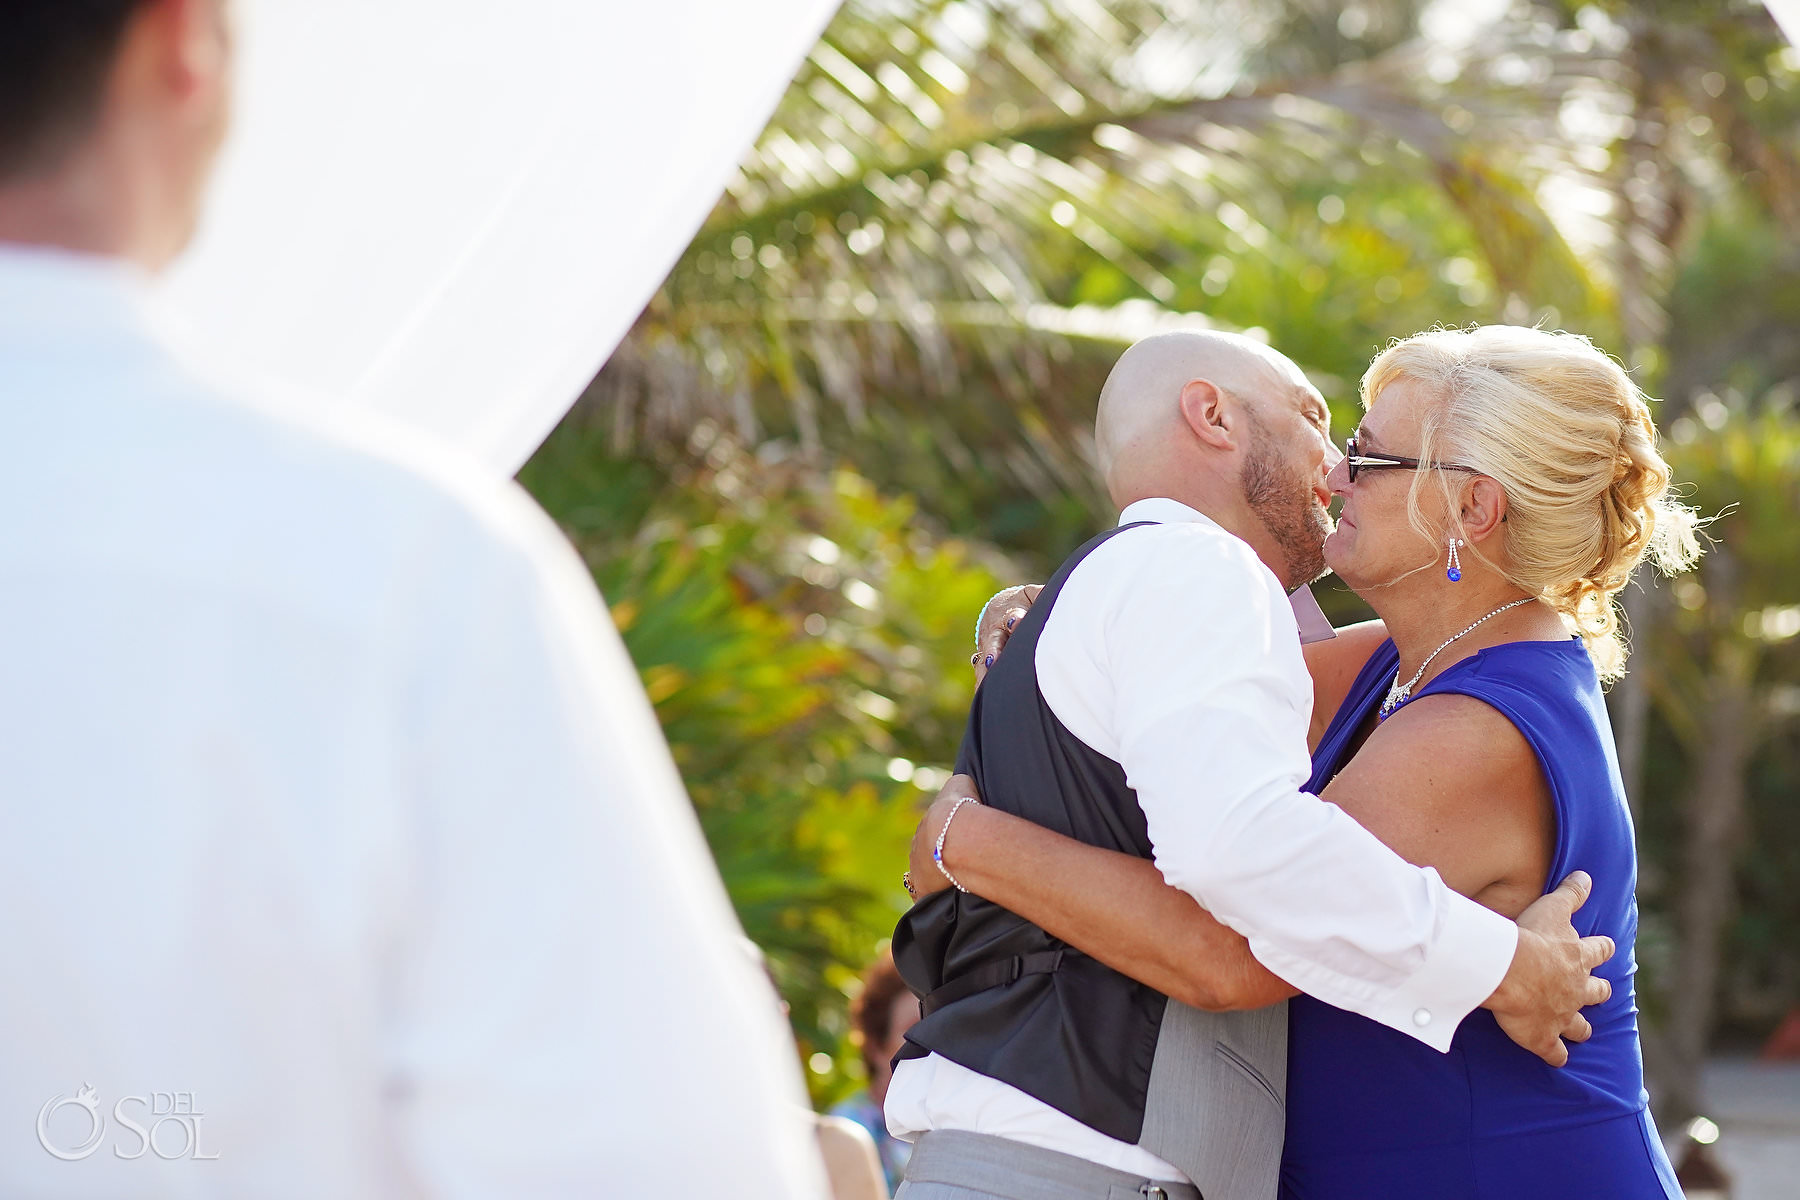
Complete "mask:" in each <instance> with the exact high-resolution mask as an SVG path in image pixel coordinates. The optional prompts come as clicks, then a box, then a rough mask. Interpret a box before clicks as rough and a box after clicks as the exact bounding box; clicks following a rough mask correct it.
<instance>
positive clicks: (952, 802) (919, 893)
mask: <svg viewBox="0 0 1800 1200" xmlns="http://www.w3.org/2000/svg"><path fill="white" fill-rule="evenodd" d="M964 799H968V800H980V799H981V796H980V794H979V793H978V792H976V790H975V781H974V780H973V779H971V778H969V777H968V776H967V775H952V776H951V777H950V781H949V782H948V783H946V784H945V785H944V786H943V787H942V788H941V789H939V791H938V794H937V798H936V799H935V800H933V801H932V802H931V807H930V808H928V809H926V810H925V815H924V816H923V817H921V818H920V819H919V827H918V828H917V829H915V830H914V831H913V839H912V855H911V857H910V859H909V861H908V862H907V872H906V877H907V878H908V879H910V880H912V887H911V888H910V889H908V890H909V891H910V892H911V893H912V898H913V900H914V901H919V900H923V899H924V898H925V897H927V896H929V895H932V894H933V893H936V892H941V891H943V890H944V889H945V888H947V887H949V886H950V881H949V880H948V879H946V878H945V877H944V873H943V872H942V871H940V870H938V865H937V862H936V860H934V859H933V858H932V856H931V852H932V851H933V850H934V849H936V848H937V840H938V834H939V833H940V832H942V831H943V828H944V822H945V821H948V820H949V819H950V813H951V811H952V810H953V809H955V807H956V804H957V802H958V801H959V800H964ZM968 815H969V813H968V809H967V807H966V806H965V808H964V810H963V813H962V817H966V816H968ZM962 817H958V818H957V819H958V820H961V819H962ZM952 836H954V833H953V834H952ZM949 842H950V839H948V838H946V839H945V856H946V858H947V857H948V855H949ZM955 869H956V868H955V867H951V870H952V871H955Z"/></svg>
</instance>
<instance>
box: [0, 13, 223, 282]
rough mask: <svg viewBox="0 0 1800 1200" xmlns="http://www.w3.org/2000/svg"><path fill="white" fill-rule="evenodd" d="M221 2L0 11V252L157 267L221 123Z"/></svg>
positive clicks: (202, 179) (176, 242) (180, 237)
mask: <svg viewBox="0 0 1800 1200" xmlns="http://www.w3.org/2000/svg"><path fill="white" fill-rule="evenodd" d="M229 9H230V4H229V0H8V2H7V3H6V4H5V5H0V241H4V242H14V243H23V244H28V245H42V246H51V247H58V248H61V249H66V250H75V251H80V252H84V253H90V254H102V255H108V256H112V257H117V258H124V259H128V260H130V261H132V262H134V263H136V264H137V265H138V266H140V267H143V268H144V269H146V270H150V271H156V270H160V269H161V268H162V267H163V266H165V265H166V264H167V263H168V262H169V260H171V259H173V258H174V257H175V256H176V255H177V254H179V253H180V252H181V250H182V249H183V248H184V247H185V246H186V245H187V243H188V242H189V240H190V239H191V238H192V237H193V234H194V229H195V227H196V226H197V225H198V223H199V219H200V210H201V202H202V198H203V196H204V194H205V190H206V182H207V178H208V176H209V175H210V174H211V171H212V166H213V162H214V159H215V158H216V157H217V153H218V149H219V145H220V143H221V142H222V141H223V139H224V136H225V131H226V128H227V126H228V124H229V122H230V114H231V64H232V41H231V29H230V21H229V18H230V12H229Z"/></svg>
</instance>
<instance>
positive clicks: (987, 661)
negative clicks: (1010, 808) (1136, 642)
mask: <svg viewBox="0 0 1800 1200" xmlns="http://www.w3.org/2000/svg"><path fill="white" fill-rule="evenodd" d="M1043 590H1044V585H1043V584H1041V583H1023V584H1020V585H1019V586H1017V587H1009V588H1007V589H1006V590H1005V591H1004V592H1001V593H1000V594H999V595H998V596H995V597H994V598H993V599H992V600H989V601H988V602H987V607H986V608H984V609H982V610H981V619H980V620H979V621H977V622H976V628H975V653H973V654H971V655H970V656H969V665H970V666H972V667H974V668H975V686H976V687H980V686H981V681H982V680H983V679H986V678H987V673H988V668H989V667H991V666H993V665H994V660H995V659H997V658H999V657H1000V651H1002V650H1004V649H1005V648H1006V643H1007V639H1009V638H1011V637H1012V634H1013V630H1014V629H1016V628H1018V625H1019V622H1020V621H1021V620H1023V619H1024V617H1025V614H1026V613H1027V612H1029V611H1030V610H1031V606H1032V605H1033V604H1034V603H1036V602H1037V598H1038V593H1039V592H1041V591H1043ZM934 836H935V835H934ZM914 878H915V879H916V878H917V876H915V877H914Z"/></svg>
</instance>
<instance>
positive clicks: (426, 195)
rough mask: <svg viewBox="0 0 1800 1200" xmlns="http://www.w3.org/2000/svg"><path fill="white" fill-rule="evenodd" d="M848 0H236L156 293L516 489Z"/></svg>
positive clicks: (263, 366)
mask: <svg viewBox="0 0 1800 1200" xmlns="http://www.w3.org/2000/svg"><path fill="white" fill-rule="evenodd" d="M836 5H837V0H755V2H754V3H745V2H744V0H653V2H651V3H642V2H639V3H625V2H623V0H513V2H511V3H507V4H495V3H492V0H240V4H239V6H238V13H239V19H240V22H241V26H242V28H241V31H240V36H241V56H240V72H241V74H240V83H239V92H240V95H239V106H238V120H237V124H236V128H235V131H234V133H233V136H232V140H231V142H230V144H229V145H228V146H227V147H226V150H225V154H224V157H223V159H222V162H221V166H220V174H219V178H218V180H217V186H216V188H215V190H214V192H213V194H212V204H211V208H210V211H209V213H208V217H207V220H206V223H205V226H204V230H203V233H202V235H201V237H200V239H199V241H198V242H197V243H196V244H195V247H194V249H193V251H192V252H191V253H190V254H189V255H188V256H187V258H186V259H185V260H184V261H183V262H182V263H180V264H179V265H178V266H177V268H176V269H175V270H174V271H173V272H171V273H170V276H169V280H168V284H167V287H166V294H165V299H166V300H167V301H168V302H169V303H170V305H171V306H172V307H173V308H174V309H175V310H176V311H177V313H178V315H179V316H181V317H183V318H184V319H185V320H186V321H187V322H188V323H189V324H190V325H191V326H192V327H193V328H194V330H195V332H196V333H197V334H199V335H200V336H202V337H203V338H205V339H206V340H207V341H208V342H211V343H214V344H215V346H216V347H218V348H221V349H223V350H224V351H225V352H227V353H229V354H232V355H234V356H235V357H236V358H237V359H238V360H239V362H240V363H241V365H243V366H246V367H249V368H251V369H255V370H259V371H261V372H263V373H265V374H269V375H273V376H276V377H279V378H282V379H285V380H287V381H290V382H292V383H295V384H298V385H301V386H303V387H305V388H307V389H308V390H309V391H311V392H313V393H315V394H316V395H317V396H318V397H320V400H321V402H325V403H341V404H355V405H363V406H367V407H369V408H373V409H378V410H381V411H383V412H385V413H388V414H390V415H392V416H395V417H398V418H400V419H402V420H404V421H406V422H408V423H410V424H413V425H416V426H418V427H421V428H423V429H426V430H429V431H430V432H432V433H434V434H436V435H438V436H440V437H445V438H448V439H450V440H452V441H454V442H456V443H458V444H459V445H461V446H463V447H464V448H466V449H468V450H470V451H472V452H473V453H475V454H476V455H478V456H479V457H480V458H481V459H483V460H484V461H486V462H488V463H491V464H492V465H493V466H494V468H495V469H496V470H498V471H502V472H505V473H508V474H510V473H511V472H513V471H515V470H516V469H517V468H518V467H519V465H520V464H521V463H523V462H524V460H525V459H526V458H527V457H529V456H530V454H531V452H532V450H533V449H535V448H536V447H537V445H538V443H539V442H540V441H541V440H542V439H543V437H544V435H545V434H547V433H548V432H549V431H550V429H551V428H552V427H553V426H554V425H555V424H556V422H557V421H558V420H559V419H560V418H561V417H562V415H563V414H564V413H565V412H567V411H568V409H569V406H570V405H571V404H573V403H574V401H575V399H576V397H577V396H578V395H579V394H580V392H581V389H582V387H583V386H584V385H585V384H586V383H587V381H588V380H589V379H590V378H591V377H592V376H593V374H594V372H595V371H596V370H598V369H599V367H600V364H601V363H602V362H604V361H605V359H606V357H607V355H609V354H610V353H611V352H612V350H613V348H614V347H615V346H616V345H617V344H618V341H619V339H620V337H622V336H623V335H624V333H625V331H626V330H627V329H628V328H629V327H630V325H631V322H632V320H633V319H634V318H635V317H636V316H637V313H638V312H639V310H640V309H641V308H642V307H643V305H644V303H645V302H646V301H647V300H648V299H649V298H650V296H651V295H652V294H653V293H654V292H655V290H656V287H657V285H658V284H659V283H660V282H661V281H662V278H663V276H664V275H665V274H667V272H668V270H669V268H670V267H671V266H672V265H673V263H674V261H675V259H676V257H677V256H678V255H679V254H680V252H681V250H682V249H683V248H684V247H685V246H686V245H687V243H688V241H689V240H690V239H691V238H692V236H693V234H694V231H695V230H696V229H697V228H698V227H699V225H700V223H701V221H702V220H704V218H705V216H706V214H707V213H708V211H710V209H711V208H712V206H713V204H714V202H715V201H716V200H717V198H718V196H719V193H720V191H721V189H722V188H723V186H724V184H725V182H726V181H727V179H728V178H729V177H730V173H731V170H732V168H733V167H734V166H735V165H736V164H737V162H738V160H739V159H740V158H741V157H742V156H743V154H744V152H745V151H746V150H747V149H748V148H749V146H750V144H751V143H752V141H753V140H754V139H755V137H756V135H757V134H758V133H759V132H760V131H761V129H762V127H763V125H764V123H765V122H766V121H767V120H768V117H769V114H770V112H771V111H772V110H773V109H774V106H775V104H776V102H777V101H778V100H779V99H780V96H781V93H782V91H783V89H784V88H785V87H786V85H787V83H788V81H789V80H790V79H791V78H792V76H793V74H794V72H795V70H796V69H797V68H798V66H799V64H800V62H801V60H802V58H803V56H804V55H805V53H806V51H807V50H808V49H809V48H810V47H811V46H812V44H813V42H814V40H815V39H816V38H817V37H818V35H819V32H820V30H821V29H822V28H823V26H824V24H825V21H826V20H827V18H828V17H829V16H830V14H831V12H832V10H833V9H834V8H835V7H836Z"/></svg>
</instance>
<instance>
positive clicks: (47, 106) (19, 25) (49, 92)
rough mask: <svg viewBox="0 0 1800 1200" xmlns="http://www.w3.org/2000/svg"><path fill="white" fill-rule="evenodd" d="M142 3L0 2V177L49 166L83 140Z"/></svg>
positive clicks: (76, 0)
mask: <svg viewBox="0 0 1800 1200" xmlns="http://www.w3.org/2000/svg"><path fill="white" fill-rule="evenodd" d="M147 3H149V0H4V3H0V182H6V181H11V180H16V179H19V178H23V177H26V176H29V175H31V174H32V173H33V172H35V171H39V170H44V169H48V168H50V167H53V166H55V165H56V163H57V161H58V159H59V158H60V157H61V156H62V154H63V153H64V152H65V151H67V150H68V149H69V148H71V147H72V146H73V145H75V144H76V143H77V142H79V141H80V140H81V137H82V135H83V134H85V133H86V132H87V130H88V128H89V126H90V125H91V123H92V122H93V120H94V119H95V117H96V116H97V115H98V114H99V111H100V105H101V101H102V100H103V98H104V94H105V87H106V77H107V73H108V71H109V70H110V69H111V67H112V64H113V59H114V58H115V56H116V55H117V54H118V50H119V45H120V42H121V41H122V40H123V38H124V34H125V29H126V27H127V26H128V25H129V24H130V23H131V18H132V16H133V15H135V14H136V12H137V11H138V9H140V8H142V7H144V5H145V4H147Z"/></svg>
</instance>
